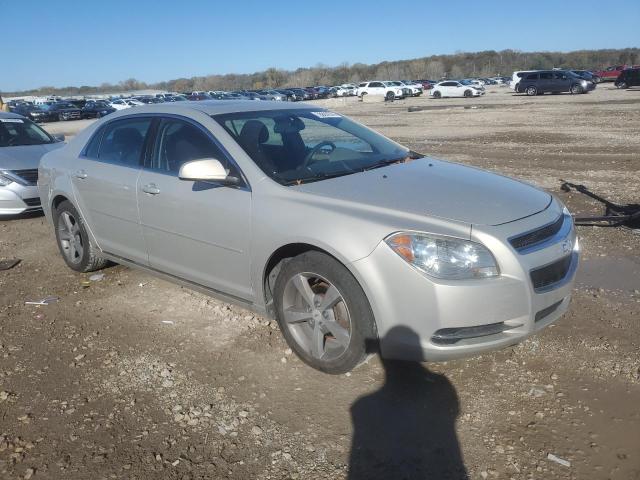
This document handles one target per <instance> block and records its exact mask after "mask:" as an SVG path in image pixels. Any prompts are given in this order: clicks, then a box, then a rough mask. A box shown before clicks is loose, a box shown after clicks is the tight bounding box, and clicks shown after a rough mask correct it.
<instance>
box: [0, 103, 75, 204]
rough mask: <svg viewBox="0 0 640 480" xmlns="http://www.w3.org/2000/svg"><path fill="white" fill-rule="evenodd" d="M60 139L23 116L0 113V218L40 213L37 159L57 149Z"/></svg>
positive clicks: (60, 144)
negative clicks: (31, 212) (33, 212)
mask: <svg viewBox="0 0 640 480" xmlns="http://www.w3.org/2000/svg"><path fill="white" fill-rule="evenodd" d="M63 139H64V137H52V136H51V135H49V134H48V133H47V132H45V131H44V130H43V129H42V128H40V127H39V126H38V125H36V124H35V123H33V122H32V121H31V120H29V119H27V118H25V117H23V116H22V115H17V114H14V113H6V112H0V215H18V214H21V213H24V212H30V211H35V210H40V196H39V193H38V187H37V184H36V182H37V180H38V164H39V163H40V157H42V156H43V155H44V154H45V153H47V152H49V151H51V150H53V149H56V148H60V147H61V146H62V143H60V141H61V140H63Z"/></svg>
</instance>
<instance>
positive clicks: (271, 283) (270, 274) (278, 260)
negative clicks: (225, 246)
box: [261, 241, 373, 318]
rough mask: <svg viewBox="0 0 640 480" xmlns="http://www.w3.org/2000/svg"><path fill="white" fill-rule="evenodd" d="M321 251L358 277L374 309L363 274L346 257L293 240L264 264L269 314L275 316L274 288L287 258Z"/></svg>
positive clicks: (264, 289)
mask: <svg viewBox="0 0 640 480" xmlns="http://www.w3.org/2000/svg"><path fill="white" fill-rule="evenodd" d="M312 251H313V252H319V253H323V254H325V255H327V256H329V257H331V258H333V259H334V260H336V261H337V262H340V264H341V265H343V266H344V267H345V268H346V269H347V270H349V272H350V273H351V275H353V277H354V278H355V279H356V281H357V282H358V283H359V284H360V287H361V288H362V290H363V292H364V294H365V296H366V297H367V301H368V302H369V305H371V308H372V310H373V304H372V302H371V299H370V298H369V295H368V294H367V288H365V286H363V285H362V279H361V276H360V275H358V272H356V271H354V268H353V266H352V265H351V264H350V262H348V261H347V260H346V259H345V258H342V256H341V255H340V254H339V253H338V252H335V251H332V249H331V248H325V247H321V246H318V245H314V244H312V243H308V242H304V241H300V242H291V243H287V244H285V245H282V246H280V247H278V248H277V249H276V250H275V251H274V252H273V253H272V254H271V255H270V256H269V259H268V260H267V262H266V263H265V264H264V268H263V271H262V276H261V286H262V300H263V301H264V305H265V310H266V311H267V313H268V314H269V315H271V316H272V317H274V318H275V310H274V307H273V288H274V287H275V281H276V278H277V277H278V274H279V273H280V269H281V268H282V265H283V263H284V262H286V261H287V260H289V259H291V258H293V257H296V256H298V255H301V254H303V253H306V252H312Z"/></svg>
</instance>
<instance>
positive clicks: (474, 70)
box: [4, 48, 640, 95]
mask: <svg viewBox="0 0 640 480" xmlns="http://www.w3.org/2000/svg"><path fill="white" fill-rule="evenodd" d="M639 63H640V48H624V49H605V50H578V51H573V52H521V51H518V50H502V51H494V50H487V51H482V52H473V53H468V52H459V53H455V54H450V55H431V56H429V57H422V58H415V59H411V60H397V61H390V62H381V63H377V64H373V65H366V64H363V63H354V64H348V63H342V64H340V65H338V66H327V65H323V64H317V65H315V66H313V67H309V68H298V69H297V70H282V69H278V68H269V69H267V70H264V71H261V72H255V73H250V74H234V73H230V74H225V75H207V76H202V77H190V78H177V79H174V80H168V81H164V82H158V83H145V82H142V81H138V80H136V79H134V78H130V79H128V80H124V81H122V82H119V83H117V84H110V83H103V84H101V85H99V86H88V85H83V86H80V87H74V86H70V87H62V88H55V87H50V86H43V87H40V88H37V89H33V90H25V91H22V92H12V94H15V95H43V94H53V95H91V94H98V93H113V92H128V91H135V90H145V89H158V90H167V91H177V92H192V91H200V90H204V91H207V90H240V89H263V88H283V87H294V86H295V87H306V86H315V85H327V86H331V85H340V84H342V83H357V82H360V81H363V80H371V79H380V80H386V79H394V80H399V79H412V80H416V79H433V80H440V79H443V78H464V77H489V76H499V75H503V76H511V74H512V72H513V71H515V70H536V69H547V68H572V69H581V70H594V69H600V68H603V67H606V66H608V65H620V64H627V65H636V64H639ZM4 95H7V93H4Z"/></svg>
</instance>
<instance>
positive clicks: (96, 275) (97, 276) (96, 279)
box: [89, 273, 104, 282]
mask: <svg viewBox="0 0 640 480" xmlns="http://www.w3.org/2000/svg"><path fill="white" fill-rule="evenodd" d="M102 279H104V273H94V274H93V275H91V276H90V277H89V280H91V281H92V282H99V281H100V280H102Z"/></svg>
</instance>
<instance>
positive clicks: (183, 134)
mask: <svg viewBox="0 0 640 480" xmlns="http://www.w3.org/2000/svg"><path fill="white" fill-rule="evenodd" d="M205 158H209V159H211V158H215V159H216V160H219V161H220V162H222V164H223V165H224V166H225V168H228V165H227V163H228V162H226V157H225V155H224V154H223V153H222V151H221V150H220V148H219V147H218V146H217V145H216V144H215V143H214V142H213V141H212V140H211V139H210V138H209V137H208V136H207V135H206V134H205V133H204V132H203V131H202V130H200V129H199V128H198V127H196V126H195V125H192V124H190V123H187V122H184V121H182V120H176V119H163V120H162V121H161V122H160V126H159V127H158V134H157V135H156V145H155V148H154V155H153V157H152V162H151V163H152V164H151V168H153V169H154V170H159V171H162V172H168V173H173V174H176V175H177V174H178V172H179V171H180V167H181V166H182V164H183V163H186V162H189V161H191V160H203V159H205Z"/></svg>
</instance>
